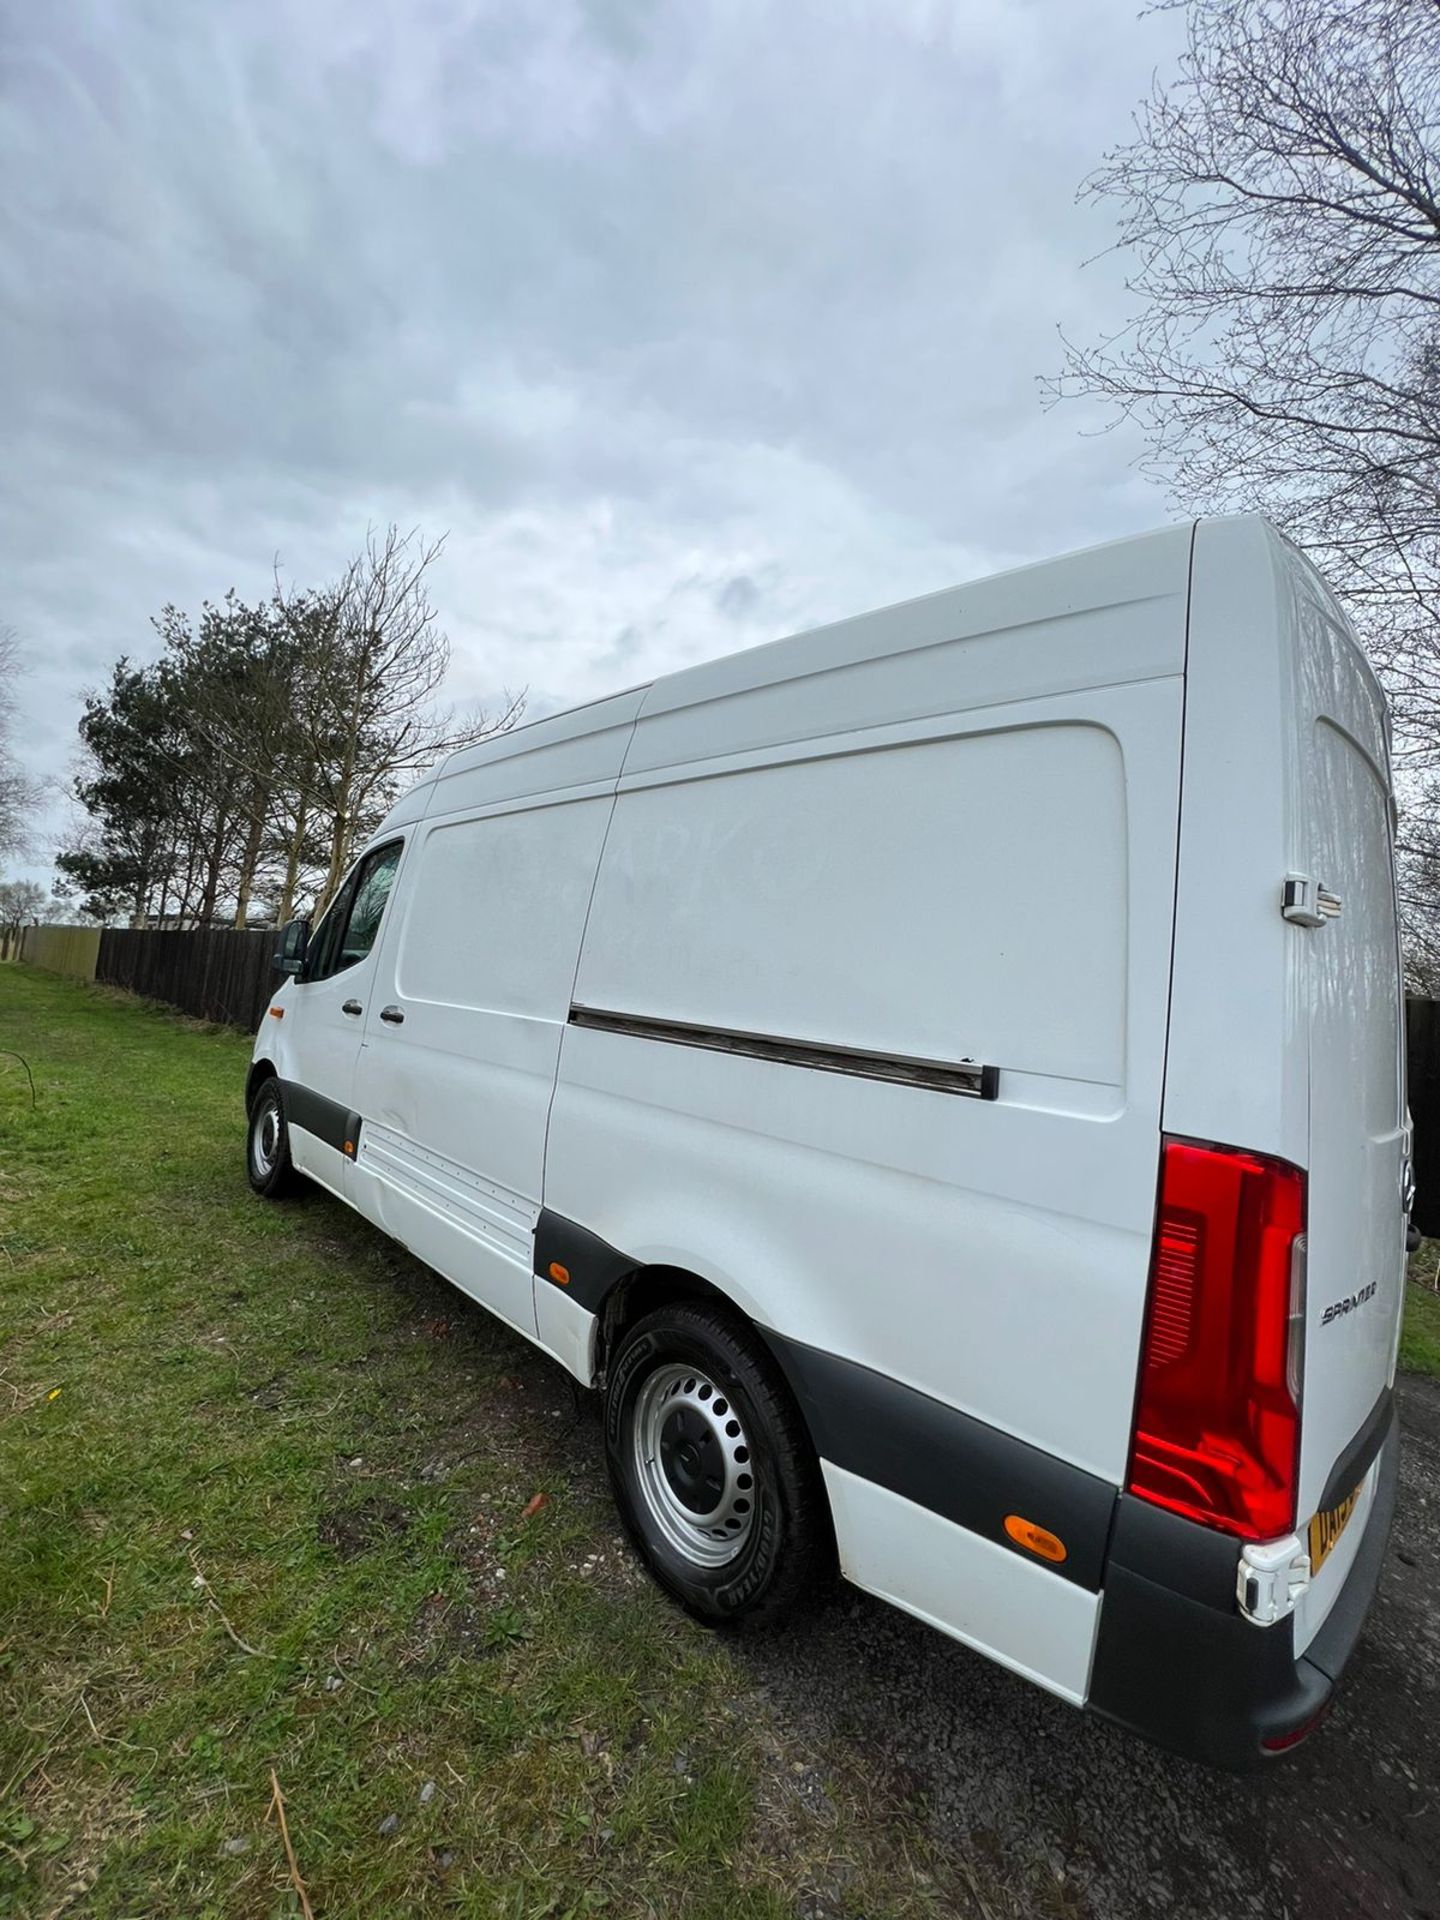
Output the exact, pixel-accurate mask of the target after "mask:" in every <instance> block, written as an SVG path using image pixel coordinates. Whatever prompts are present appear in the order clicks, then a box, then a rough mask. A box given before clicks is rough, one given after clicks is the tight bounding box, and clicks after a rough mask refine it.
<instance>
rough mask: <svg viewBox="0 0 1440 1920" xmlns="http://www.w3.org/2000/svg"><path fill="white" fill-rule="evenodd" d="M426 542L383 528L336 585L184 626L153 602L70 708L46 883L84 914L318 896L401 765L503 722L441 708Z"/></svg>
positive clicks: (508, 714) (194, 910)
mask: <svg viewBox="0 0 1440 1920" xmlns="http://www.w3.org/2000/svg"><path fill="white" fill-rule="evenodd" d="M442 544H443V542H441V541H438V540H437V541H427V540H425V539H423V538H422V537H421V536H420V534H419V533H418V532H413V531H412V532H408V533H402V532H401V531H400V530H399V529H398V528H396V527H394V526H391V527H387V528H386V529H385V530H384V531H383V532H372V533H371V534H370V535H369V536H367V539H366V542H365V545H364V548H363V549H362V550H361V552H360V553H358V554H357V555H356V556H355V558H354V559H353V560H351V562H350V563H349V564H348V566H346V568H345V569H344V571H343V572H342V573H341V575H340V577H339V578H338V579H337V580H335V581H332V582H330V583H329V584H328V585H325V586H322V587H317V588H304V589H298V590H297V589H294V588H291V587H289V586H287V585H286V584H285V582H284V581H283V580H282V579H281V578H280V577H279V575H278V573H277V576H276V581H275V586H274V590H273V591H272V593H271V594H270V596H269V597H268V598H266V599H264V600H261V601H259V602H257V603H255V604H253V605H252V604H249V603H247V602H246V601H243V600H241V599H240V598H239V597H238V596H237V595H236V594H235V593H234V592H231V593H228V594H226V595H225V597H224V598H223V599H222V600H220V601H218V602H208V601H207V602H206V603H205V605H204V606H203V607H202V609H201V611H200V614H199V616H198V618H192V617H191V616H189V615H188V614H186V613H183V612H181V611H180V610H179V609H178V608H176V607H174V606H167V607H165V608H164V610H163V611H162V612H161V614H160V615H159V616H158V618H157V619H156V620H155V622H154V625H155V628H156V631H157V632H158V633H159V635H160V639H161V641H162V647H161V651H160V655H159V658H158V659H157V660H155V661H154V663H153V664H150V665H145V666H137V665H135V664H133V662H132V661H131V660H130V659H129V658H122V659H120V660H119V661H117V663H116V665H115V667H114V670H113V672H112V673H111V676H110V680H109V682H108V684H107V685H106V686H105V687H104V688H103V689H102V690H101V691H99V692H97V693H95V694H92V695H91V696H90V698H89V699H87V701H86V702H85V709H84V712H83V714H82V716H81V719H80V739H81V746H82V760H81V765H80V770H79V772H78V774H77V777H76V780H75V783H74V794H75V798H76V799H77V800H78V801H79V803H80V807H81V809H82V810H83V812H82V819H83V824H82V825H81V827H80V828H79V830H78V831H77V832H76V833H75V834H74V835H73V836H72V839H71V841H70V844H68V845H67V846H66V847H65V848H63V850H62V851H61V852H60V854H59V856H58V858H57V861H56V865H57V867H58V869H59V873H60V880H59V882H58V885H57V890H58V891H62V892H66V893H68V894H69V895H70V896H71V897H72V898H74V899H76V901H77V903H78V905H79V909H80V911H81V912H82V913H83V914H85V915H87V916H90V917H92V918H94V919H97V920H105V921H113V920H117V919H124V920H127V921H128V922H129V923H130V924H131V925H132V926H150V925H160V926H212V925H218V924H228V925H233V926H237V927H243V926H245V925H246V924H247V923H248V922H250V921H251V920H256V919H259V920H264V921H267V922H268V921H282V922H283V921H285V920H288V919H289V918H291V917H292V915H293V914H294V913H295V912H296V911H297V910H299V909H300V908H301V907H302V906H315V905H319V904H323V902H324V901H325V900H326V899H327V898H328V897H329V895H330V894H331V893H332V892H333V891H334V889H335V887H336V885H337V884H338V882H339V880H340V878H341V877H342V875H343V874H344V872H345V869H346V868H347V867H348V865H349V864H350V861H351V859H352V858H353V856H354V854H355V852H356V851H357V849H358V848H359V847H360V846H361V845H362V844H363V843H364V841H365V840H366V839H367V838H368V837H369V835H370V834H371V833H373V832H374V830H375V828H376V827H377V826H378V825H379V823H380V821H381V820H382V819H383V817H384V815H385V814H386V813H387V812H388V810H389V808H390V807H391V806H392V805H393V803H394V801H395V799H396V798H397V796H398V795H399V793H400V792H401V791H402V789H403V788H404V787H405V786H406V785H408V784H409V783H410V782H411V781H412V780H413V779H414V778H415V777H416V776H417V775H419V774H420V773H422V772H424V771H425V770H426V769H427V768H428V767H431V766H433V765H434V764H435V762H436V761H437V760H439V759H440V758H442V757H443V756H444V755H445V754H447V753H449V752H451V751H453V750H454V749H456V748H458V747H463V746H468V745H471V744H473V743H474V742H475V741H477V740H482V739H485V738H486V737H487V736H489V735H491V734H493V733H496V732H500V731H503V730H504V729H506V728H508V727H511V726H513V725H514V724H515V722H516V721H517V720H518V718H519V716H520V713H521V710H522V708H523V705H524V696H523V694H522V695H519V696H516V697H511V696H508V695H507V696H506V697H505V700H504V702H503V705H502V708H501V710H500V711H499V712H498V713H494V714H490V713H486V712H484V711H472V712H468V713H458V712H457V711H456V710H455V708H454V707H453V706H451V705H448V704H445V703H444V702H443V700H442V697H441V695H442V688H443V683H444V680H445V675H446V671H447V668H448V666H449V661H450V646H449V642H448V640H447V639H446V637H445V635H444V633H443V632H442V631H441V629H440V627H439V625H438V623H437V619H436V613H435V608H434V607H433V605H432V604H431V601H430V597H429V593H428V590H427V585H426V576H427V574H428V572H429V569H430V568H431V566H432V565H433V563H434V561H435V560H436V558H437V557H438V555H439V553H440V551H441V547H442Z"/></svg>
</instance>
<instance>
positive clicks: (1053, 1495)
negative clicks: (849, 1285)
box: [765, 1332, 1118, 1593]
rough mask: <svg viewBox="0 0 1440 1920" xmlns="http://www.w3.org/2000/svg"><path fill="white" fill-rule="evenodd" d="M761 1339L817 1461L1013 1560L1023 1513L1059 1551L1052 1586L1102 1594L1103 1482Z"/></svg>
mask: <svg viewBox="0 0 1440 1920" xmlns="http://www.w3.org/2000/svg"><path fill="white" fill-rule="evenodd" d="M765 1338H766V1340H767V1341H768V1342H769V1344H770V1347H771V1350H772V1351H773V1352H774V1354H775V1356H776V1358H777V1359H778V1360H779V1362H780V1365H781V1367H782V1368H783V1369H784V1371H785V1374H786V1376H787V1378H788V1379H789V1381H790V1385H791V1387H792V1388H793V1390H794V1393H795V1397H796V1399H797V1400H798V1401H799V1402H800V1406H801V1409H802V1410H803V1412H804V1414H805V1417H806V1420H807V1422H808V1424H809V1428H810V1437H811V1439H812V1440H813V1441H814V1442H815V1447H816V1451H817V1452H818V1453H819V1454H820V1455H821V1457H822V1458H823V1459H825V1460H828V1461H830V1462H831V1463H832V1465H834V1466H837V1467H843V1468H844V1469H845V1470H846V1471H847V1472H848V1473H854V1474H858V1475H860V1476H861V1478H863V1479H866V1480H873V1481H875V1482H876V1484H877V1485H879V1486H882V1487H888V1488H889V1490H890V1491H891V1492H892V1493H898V1494H900V1495H901V1496H902V1498H904V1499H906V1500H913V1501H914V1502H915V1504H916V1505H917V1506H920V1507H928V1508H929V1509H930V1511H931V1512H932V1513H938V1514H940V1515H942V1516H943V1517H944V1518H945V1519H946V1520H953V1521H954V1522H955V1524H956V1525H957V1526H961V1527H969V1528H970V1529H971V1531H972V1532H974V1533H978V1534H982V1535H983V1536H984V1538H985V1539H987V1540H993V1541H995V1542H996V1543H997V1544H998V1545H1000V1546H1002V1547H1008V1548H1009V1549H1010V1550H1011V1552H1019V1551H1020V1550H1021V1549H1020V1547H1019V1546H1018V1545H1017V1543H1016V1541H1015V1539H1014V1537H1013V1536H1012V1535H1010V1534H1009V1533H1007V1531H1006V1527H1005V1520H1006V1516H1007V1515H1009V1514H1015V1513H1019V1514H1023V1515H1024V1516H1025V1518H1026V1519H1027V1520H1029V1521H1030V1522H1032V1523H1033V1524H1034V1525H1035V1526H1037V1527H1039V1528H1041V1529H1042V1530H1043V1531H1045V1532H1047V1533H1052V1534H1054V1536H1055V1538H1056V1539H1057V1540H1059V1541H1063V1542H1064V1546H1065V1558H1064V1559H1063V1560H1062V1561H1057V1562H1055V1563H1053V1564H1052V1565H1051V1566H1050V1571H1051V1572H1052V1573H1053V1574H1054V1575H1055V1576H1056V1578H1057V1579H1060V1580H1073V1581H1074V1582H1075V1583H1076V1585H1077V1586H1081V1587H1086V1588H1088V1589H1089V1590H1090V1592H1092V1593H1095V1592H1098V1591H1099V1588H1100V1585H1101V1581H1102V1578H1103V1574H1104V1568H1105V1551H1106V1546H1107V1544H1108V1541H1109V1537H1110V1522H1111V1520H1112V1518H1113V1516H1114V1512H1115V1500H1116V1495H1117V1493H1118V1489H1117V1488H1116V1487H1114V1486H1112V1485H1111V1483H1110V1482H1109V1481H1108V1480H1101V1479H1099V1478H1098V1477H1097V1476H1096V1475H1095V1474H1092V1473H1087V1472H1086V1471H1085V1469H1084V1468H1083V1467H1075V1466H1071V1465H1070V1463H1069V1462H1068V1461H1065V1460H1058V1459H1057V1458H1056V1457H1055V1455H1054V1454H1050V1453H1046V1452H1045V1451H1044V1450H1043V1449H1042V1448H1040V1447H1032V1446H1030V1445H1029V1444H1028V1443H1027V1442H1026V1441H1024V1440H1016V1439H1015V1438H1014V1437H1013V1436H1012V1435H1010V1434H1008V1433H1002V1432H1001V1431H1000V1430H999V1428H998V1427H992V1426H989V1425H987V1424H986V1422H985V1421H983V1420H976V1419H974V1418H973V1417H972V1416H971V1415H970V1414H968V1413H961V1412H960V1411H959V1410H958V1408H955V1407H947V1406H946V1405H945V1404H944V1402H943V1401H940V1400H932V1399H931V1398H930V1396H929V1395H928V1394H924V1393H919V1392H917V1391H916V1389H915V1388H914V1387H907V1386H905V1385H903V1384H902V1383H901V1382H900V1381H899V1380H892V1379H891V1378H890V1377H889V1376H888V1375H887V1374H883V1373H876V1372H874V1371H873V1370H872V1369H871V1368H869V1367H862V1366H860V1365H859V1364H858V1363H857V1362H856V1361H854V1360H842V1359H841V1358H840V1357H839V1356H838V1355H837V1354H833V1353H823V1352H821V1351H820V1349H819V1348H818V1347H807V1346H805V1345H803V1344H802V1343H801V1342H800V1341H798V1340H788V1339H785V1338H784V1337H782V1336H781V1335H779V1334H775V1333H770V1332H767V1333H766V1335H765ZM1029 1557H1030V1556H1029V1555H1028V1554H1027V1555H1026V1558H1027V1559H1028V1558H1029ZM1035 1564H1036V1565H1039V1564H1041V1563H1040V1562H1038V1561H1037V1562H1036V1563H1035Z"/></svg>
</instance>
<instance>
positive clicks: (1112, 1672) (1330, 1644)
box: [1087, 1407, 1400, 1772]
mask: <svg viewBox="0 0 1440 1920" xmlns="http://www.w3.org/2000/svg"><path fill="white" fill-rule="evenodd" d="M1399 1453H1400V1448H1399V1432H1398V1428H1397V1426H1396V1422H1395V1417H1394V1409H1393V1407H1392V1408H1391V1411H1390V1419H1389V1423H1388V1425H1387V1426H1386V1428H1385V1430H1384V1432H1383V1433H1382V1435H1381V1446H1380V1472H1379V1475H1378V1477H1377V1480H1376V1485H1375V1497H1374V1500H1373V1502H1372V1504H1371V1508H1370V1512H1369V1515H1368V1516H1367V1519H1366V1523H1365V1534H1364V1538H1363V1539H1362V1541H1361V1543H1360V1547H1359V1550H1358V1552H1357V1553H1356V1556H1355V1559H1354V1561H1353V1562H1352V1564H1351V1568H1350V1573H1349V1577H1348V1578H1347V1580H1346V1582H1345V1585H1344V1587H1343V1588H1342V1590H1341V1591H1340V1593H1339V1594H1338V1595H1337V1596H1336V1598H1335V1601H1334V1604H1333V1605H1332V1607H1331V1609H1330V1612H1329V1614H1328V1615H1327V1617H1326V1620H1325V1624H1324V1625H1323V1626H1322V1627H1321V1629H1320V1631H1319V1632H1318V1633H1317V1634H1316V1635H1315V1637H1314V1639H1313V1640H1312V1641H1311V1643H1310V1645H1309V1646H1308V1647H1307V1648H1306V1650H1305V1652H1304V1653H1303V1654H1301V1655H1299V1657H1298V1658H1297V1656H1296V1653H1295V1633H1294V1620H1293V1617H1291V1618H1289V1619H1285V1620H1281V1621H1278V1622H1277V1623H1276V1624H1275V1625H1274V1626H1273V1627H1256V1626H1252V1625H1251V1623H1250V1622H1249V1621H1248V1620H1246V1619H1244V1618H1243V1617H1242V1616H1241V1614H1240V1611H1239V1608H1238V1607H1237V1605H1236V1603H1235V1572H1236V1566H1237V1563H1238V1559H1239V1554H1240V1544H1239V1542H1238V1541H1235V1540H1231V1539H1228V1538H1226V1537H1225V1536H1224V1535H1220V1534H1212V1533H1210V1532H1209V1530H1208V1529H1207V1528H1204V1527H1201V1526H1197V1525H1196V1524H1195V1523H1194V1522H1193V1521H1189V1520H1182V1519H1181V1518H1179V1516H1178V1515H1173V1514H1165V1515H1161V1514H1159V1513H1158V1510H1156V1516H1155V1519H1154V1520H1151V1519H1150V1518H1148V1517H1147V1516H1145V1515H1143V1514H1141V1513H1140V1512H1139V1509H1140V1508H1141V1507H1143V1505H1144V1502H1143V1501H1136V1500H1131V1499H1129V1498H1125V1497H1122V1499H1121V1502H1120V1510H1119V1512H1118V1514H1117V1516H1116V1527H1115V1545H1114V1551H1113V1552H1112V1554H1111V1557H1110V1564H1109V1566H1108V1568H1107V1569H1106V1574H1105V1593H1104V1598H1103V1600H1102V1602H1101V1606H1100V1626H1099V1632H1098V1635H1097V1638H1096V1645H1095V1659H1094V1664H1093V1666H1092V1669H1091V1676H1090V1693H1089V1698H1088V1701H1087V1705H1088V1706H1089V1707H1090V1709H1091V1710H1092V1711H1093V1712H1095V1713H1098V1714H1100V1715H1102V1716H1103V1718H1105V1719H1107V1720H1113V1721H1115V1722H1116V1723H1117V1724H1118V1725H1120V1726H1122V1727H1125V1728H1127V1729H1128V1730H1129V1731H1130V1732H1132V1733H1138V1734H1141V1735H1143V1736H1144V1738H1146V1739H1148V1740H1153V1741H1154V1742H1155V1743H1156V1745H1157V1746H1162V1747H1169V1748H1170V1749H1172V1751H1174V1752H1176V1753H1181V1754H1183V1755H1185V1757H1186V1758H1187V1759H1191V1760H1200V1761H1203V1762H1205V1763H1206V1764H1207V1765H1210V1766H1216V1767H1225V1768H1227V1769H1229V1770H1230V1771H1232V1772H1246V1771H1248V1770H1249V1769H1251V1768H1253V1767H1256V1766H1261V1765H1263V1764H1264V1763H1265V1761H1266V1760H1267V1759H1270V1758H1271V1757H1272V1756H1271V1755H1270V1754H1268V1753H1267V1752H1266V1750H1265V1747H1264V1744H1263V1743H1264V1741H1265V1740H1267V1739H1274V1738H1277V1737H1280V1736H1283V1735H1285V1734H1287V1733H1292V1732H1294V1731H1296V1730H1297V1729H1298V1728H1301V1727H1303V1726H1304V1725H1305V1724H1306V1722H1307V1721H1309V1720H1313V1719H1314V1718H1315V1717H1316V1715H1317V1714H1319V1713H1320V1712H1321V1711H1322V1710H1323V1709H1324V1707H1325V1706H1326V1704H1327V1703H1328V1701H1329V1699H1330V1696H1331V1694H1332V1693H1333V1691H1334V1688H1335V1685H1336V1682H1337V1681H1338V1680H1339V1678H1340V1675H1341V1673H1342V1672H1343V1670H1344V1667H1345V1663H1346V1662H1347V1660H1348V1659H1349V1657H1350V1655H1351V1653H1352V1651H1353V1650H1354V1646H1355V1642H1356V1641H1357V1640H1358V1639H1359V1637H1360V1629H1361V1627H1362V1625H1363V1624H1364V1620H1365V1615H1366V1613H1367V1612H1368V1610H1369V1607H1370V1603H1371V1601H1372V1600H1373V1598H1374V1596H1375V1589H1376V1587H1377V1585H1378V1584H1379V1580H1380V1571H1381V1567H1382V1566H1383V1564H1384V1559H1385V1545H1386V1542H1387V1540H1388V1539H1389V1535H1390V1523H1391V1520H1392V1519H1393V1517H1394V1512H1395V1488H1396V1481H1397V1476H1398V1464H1399ZM1161 1521H1163V1523H1164V1524H1163V1525H1162V1524H1158V1522H1161ZM1187 1534H1188V1535H1192V1536H1195V1537H1193V1538H1189V1539H1187V1538H1186V1535H1187ZM1217 1542H1218V1545H1216V1544H1215V1543H1217ZM1222 1559H1223V1561H1224V1562H1226V1563H1228V1568H1229V1579H1228V1588H1227V1590H1226V1592H1225V1593H1223V1594H1222V1592H1221V1586H1222V1584H1223V1583H1222V1581H1221V1573H1222Z"/></svg>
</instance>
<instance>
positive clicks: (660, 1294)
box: [595, 1261, 770, 1385]
mask: <svg viewBox="0 0 1440 1920" xmlns="http://www.w3.org/2000/svg"><path fill="white" fill-rule="evenodd" d="M677 1300H695V1301H709V1302H711V1303H713V1304H714V1305H715V1306H718V1307H722V1308H724V1310H725V1311H726V1312H727V1313H729V1314H731V1315H732V1316H733V1317H734V1318H735V1319H737V1320H739V1321H740V1322H742V1323H743V1324H744V1325H745V1326H747V1327H749V1328H750V1329H751V1331H752V1332H753V1333H754V1334H755V1336H756V1337H757V1339H759V1340H760V1341H761V1342H762V1344H763V1345H764V1346H765V1347H766V1348H767V1350H768V1348H769V1344H770V1343H769V1342H768V1341H767V1340H766V1338H765V1332H764V1329H763V1328H762V1327H759V1326H757V1325H756V1323H755V1321H754V1319H753V1318H752V1316H751V1315H750V1314H749V1313H747V1312H746V1310H745V1308H744V1307H743V1306H741V1304H740V1302H739V1301H738V1300H736V1299H735V1298H734V1297H733V1296H732V1295H730V1294H728V1293H726V1292H725V1291H724V1289H723V1288H721V1287H717V1286H716V1285H715V1283H714V1281H713V1280H707V1279H705V1277H704V1276H703V1275H702V1274H698V1273H695V1272H693V1271H692V1270H691V1269H690V1268H688V1267H681V1266H672V1265H668V1264H666V1263H663V1262H660V1263H656V1264H653V1265H650V1264H646V1263H645V1262H643V1261H641V1262H636V1264H635V1265H633V1266H631V1267H630V1268H628V1269H627V1270H626V1271H625V1272H623V1273H621V1274H619V1275H618V1276H617V1278H616V1279H615V1280H614V1281H612V1283H611V1285H610V1286H609V1288H608V1289H607V1291H606V1293H605V1297H604V1299H603V1300H602V1301H601V1303H600V1307H599V1311H598V1315H597V1319H598V1323H599V1324H598V1326H597V1328H596V1334H595V1377H596V1383H597V1384H598V1385H603V1384H604V1380H605V1374H606V1369H607V1367H608V1365H609V1361H610V1356H611V1355H612V1354H613V1353H614V1351H615V1349H616V1347H618V1346H619V1344H620V1342H621V1340H623V1339H624V1337H625V1333H626V1330H627V1329H628V1328H630V1327H633V1326H634V1324H635V1322H636V1321H637V1320H641V1319H643V1318H644V1317H645V1315H646V1314H647V1313H653V1312H654V1311H655V1309H656V1308H657V1307H665V1306H669V1305H671V1304H672V1303H673V1302H675V1301H677Z"/></svg>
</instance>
